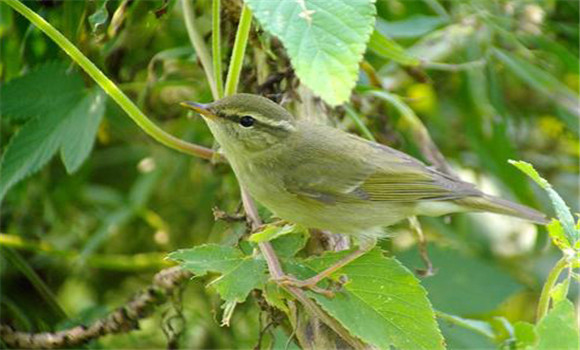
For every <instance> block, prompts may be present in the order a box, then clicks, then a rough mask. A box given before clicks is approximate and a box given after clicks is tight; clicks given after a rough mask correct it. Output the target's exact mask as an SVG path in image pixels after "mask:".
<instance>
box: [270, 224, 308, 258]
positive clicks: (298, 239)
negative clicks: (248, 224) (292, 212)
mask: <svg viewBox="0 0 580 350" xmlns="http://www.w3.org/2000/svg"><path fill="white" fill-rule="evenodd" d="M309 237H310V234H309V233H308V230H307V229H305V228H300V229H299V230H298V231H294V232H292V233H291V234H287V235H284V236H281V237H278V238H276V239H274V240H272V241H271V243H272V247H273V248H274V250H275V251H276V254H277V255H278V256H279V257H280V258H290V257H293V256H294V255H296V254H297V253H298V252H299V251H301V250H302V248H304V246H305V245H306V242H308V238H309Z"/></svg>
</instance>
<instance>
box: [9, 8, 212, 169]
mask: <svg viewBox="0 0 580 350" xmlns="http://www.w3.org/2000/svg"><path fill="white" fill-rule="evenodd" d="M4 2H5V3H6V4H7V5H8V6H10V7H12V8H13V9H14V10H16V11H17V12H19V13H20V14H21V15H22V16H24V17H26V19H28V20H29V21H30V22H32V23H33V24H34V25H35V26H36V27H38V29H40V30H41V31H42V32H43V33H44V34H46V35H47V36H48V37H49V38H51V39H52V40H53V41H54V42H55V43H56V44H57V45H58V46H59V47H60V48H61V49H62V50H64V51H65V52H66V53H67V54H68V55H69V56H70V57H71V58H72V59H73V61H75V62H76V63H77V64H78V65H79V66H80V67H81V68H82V69H83V70H84V71H85V72H86V73H87V74H88V75H89V76H90V77H91V78H93V80H94V81H96V82H97V84H99V86H100V87H101V88H102V89H103V90H104V91H105V92H106V93H107V94H108V95H109V96H111V98H112V99H113V100H114V101H115V102H117V104H119V106H120V107H121V108H122V109H123V110H124V111H125V112H126V113H127V114H128V115H129V117H131V119H133V121H134V122H135V123H136V124H137V125H138V126H139V127H140V128H141V129H142V130H143V131H145V133H147V134H148V135H149V136H151V137H153V138H154V139H155V140H157V141H158V142H160V143H161V144H163V145H165V146H167V147H170V148H173V149H176V150H178V151H180V152H183V153H187V154H191V155H193V156H196V157H200V158H205V159H211V158H212V156H213V153H214V152H213V151H212V150H210V149H208V148H205V147H202V146H198V145H194V144H191V143H189V142H185V141H183V140H180V139H178V138H176V137H174V136H172V135H170V134H168V133H166V132H165V131H163V130H162V129H161V128H159V127H158V126H157V125H155V124H154V123H153V122H152V121H151V120H149V119H148V118H147V117H146V116H145V114H143V112H141V110H139V108H138V107H137V106H136V105H135V104H134V103H133V102H132V101H131V100H130V99H129V98H128V97H127V96H126V95H125V94H124V93H123V92H122V91H121V90H120V89H119V88H118V87H117V85H115V83H113V82H112V81H111V80H110V79H109V78H107V76H106V75H105V74H103V72H101V71H100V70H99V68H97V66H95V64H94V63H93V62H91V61H90V60H89V59H88V58H87V57H86V56H85V55H83V53H82V52H80V50H79V49H77V47H76V46H74V45H73V44H72V43H71V42H70V41H69V40H68V39H67V38H66V37H65V36H64V35H62V34H61V33H60V32H59V31H58V30H57V29H56V28H54V27H53V26H52V25H51V24H50V23H48V22H47V21H45V20H44V18H42V17H40V16H39V15H38V14H36V13H35V12H34V11H32V10H31V9H29V8H28V7H27V6H26V5H24V4H23V3H21V2H20V1H17V0H4Z"/></svg>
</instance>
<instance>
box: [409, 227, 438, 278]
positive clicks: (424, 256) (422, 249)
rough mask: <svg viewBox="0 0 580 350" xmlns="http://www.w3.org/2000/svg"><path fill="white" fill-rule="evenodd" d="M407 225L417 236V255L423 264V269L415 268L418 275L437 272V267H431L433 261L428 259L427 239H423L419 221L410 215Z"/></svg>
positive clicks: (429, 275)
mask: <svg viewBox="0 0 580 350" xmlns="http://www.w3.org/2000/svg"><path fill="white" fill-rule="evenodd" d="M408 220H409V225H410V226H411V230H413V232H414V233H415V235H416V236H417V246H418V247H419V256H420V257H421V260H422V261H423V264H425V268H424V269H418V268H417V269H415V272H416V273H417V274H418V275H419V276H420V277H431V276H433V275H435V273H437V269H434V268H433V263H432V262H431V259H429V253H428V252H427V240H426V239H425V235H424V234H423V229H422V228H421V223H420V222H419V219H417V217H416V216H411V217H410V218H409V219H408Z"/></svg>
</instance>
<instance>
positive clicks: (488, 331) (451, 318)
mask: <svg viewBox="0 0 580 350" xmlns="http://www.w3.org/2000/svg"><path fill="white" fill-rule="evenodd" d="M435 316H437V318H438V319H440V320H443V321H446V322H449V323H451V324H453V325H456V326H459V327H462V328H465V329H468V330H470V331H473V332H476V333H479V334H481V335H483V336H484V337H486V338H489V339H491V340H495V336H494V334H493V328H492V327H491V326H490V325H489V324H488V323H487V322H484V321H479V320H468V319H465V318H462V317H458V316H455V315H449V314H446V313H444V312H441V311H435Z"/></svg>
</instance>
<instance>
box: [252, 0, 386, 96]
mask: <svg viewBox="0 0 580 350" xmlns="http://www.w3.org/2000/svg"><path fill="white" fill-rule="evenodd" d="M245 3H246V4H248V6H249V7H250V9H251V10H252V12H253V13H254V16H256V18H257V19H258V22H260V24H261V25H262V27H264V29H265V30H267V31H268V32H270V33H271V34H273V35H275V36H277V37H278V38H279V39H280V40H281V41H282V43H283V44H284V47H285V48H286V51H287V52H288V56H290V60H291V61H292V66H293V67H294V70H295V71H296V74H297V75H298V77H299V78H300V80H301V81H302V82H303V83H304V84H305V85H306V86H308V87H309V88H310V89H312V90H313V91H314V92H315V93H316V94H317V95H319V96H320V97H322V98H323V99H324V100H325V101H326V102H327V103H329V104H331V105H338V104H341V103H344V102H345V101H347V100H348V98H349V96H350V93H351V90H352V88H353V87H354V86H355V83H356V81H357V79H358V71H359V69H358V64H359V62H360V61H361V59H362V57H363V53H364V51H365V46H366V43H367V41H368V39H369V37H370V35H371V33H372V31H373V27H374V22H375V12H376V10H375V5H374V1H372V0H336V1H327V0H301V1H270V0H246V1H245Z"/></svg>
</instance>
